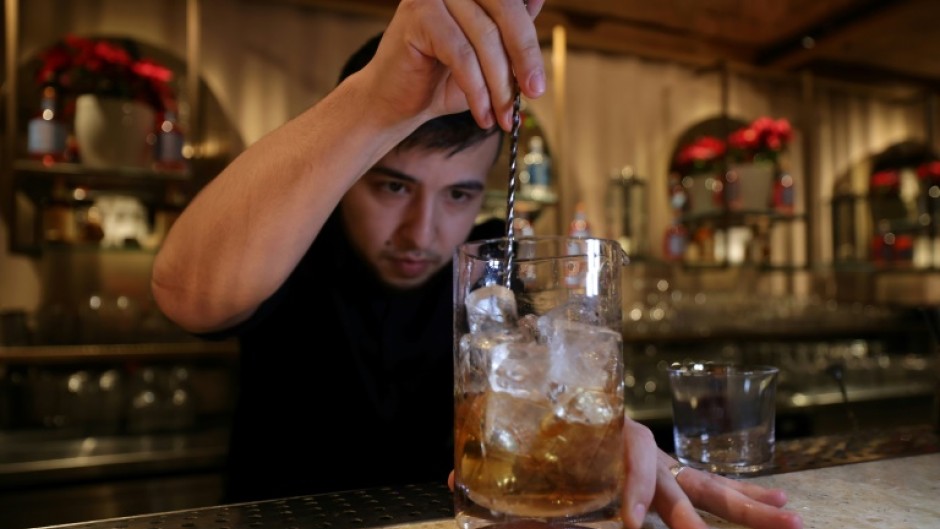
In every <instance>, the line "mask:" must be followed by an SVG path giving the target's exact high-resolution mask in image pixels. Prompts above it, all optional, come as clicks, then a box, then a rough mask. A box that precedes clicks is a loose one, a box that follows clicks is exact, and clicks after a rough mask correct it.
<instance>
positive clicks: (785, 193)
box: [773, 171, 796, 215]
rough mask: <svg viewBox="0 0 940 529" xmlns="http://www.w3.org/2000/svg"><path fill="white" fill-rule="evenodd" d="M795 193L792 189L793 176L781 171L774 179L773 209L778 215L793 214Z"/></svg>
mask: <svg viewBox="0 0 940 529" xmlns="http://www.w3.org/2000/svg"><path fill="white" fill-rule="evenodd" d="M795 194H796V191H795V190H794V189H793V176H791V175H790V173H788V172H786V171H783V172H781V173H780V174H778V175H777V178H776V179H774V192H773V207H774V209H775V210H776V211H777V212H778V213H784V214H787V215H789V214H791V213H793V209H794V208H793V205H794V202H795Z"/></svg>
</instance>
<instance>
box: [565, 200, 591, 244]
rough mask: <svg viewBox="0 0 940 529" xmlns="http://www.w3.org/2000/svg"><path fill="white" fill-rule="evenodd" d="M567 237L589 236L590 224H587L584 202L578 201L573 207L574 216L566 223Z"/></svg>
mask: <svg viewBox="0 0 940 529" xmlns="http://www.w3.org/2000/svg"><path fill="white" fill-rule="evenodd" d="M568 236H569V237H590V236H591V226H590V225H589V224H588V220H587V213H586V212H585V211H584V202H578V204H577V205H576V206H575V209H574V218H573V219H571V222H570V223H569V224H568Z"/></svg>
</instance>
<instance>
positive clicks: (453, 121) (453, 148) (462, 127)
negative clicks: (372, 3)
mask: <svg viewBox="0 0 940 529" xmlns="http://www.w3.org/2000/svg"><path fill="white" fill-rule="evenodd" d="M383 33H384V32H382V33H379V34H378V35H375V36H374V37H372V38H370V39H369V40H368V41H366V43H365V44H363V45H362V46H361V47H360V48H359V49H358V50H356V52H355V53H353V54H352V55H351V56H350V57H349V59H347V60H346V64H345V65H344V66H343V69H342V71H341V72H340V76H339V81H338V83H341V82H343V80H344V79H346V78H347V77H349V76H350V75H352V74H354V73H356V72H358V71H359V70H361V69H362V68H363V67H365V65H366V64H368V63H369V61H371V60H372V58H373V57H375V52H376V50H377V49H378V47H379V42H380V41H381V40H382V35H383ZM493 134H499V136H500V144H502V136H503V130H502V129H501V128H499V126H493V127H490V128H488V129H483V128H480V126H479V125H477V122H476V120H474V119H473V115H472V114H471V113H470V111H469V110H467V111H464V112H458V113H456V114H448V115H445V116H440V117H437V118H434V119H432V120H430V121H427V122H425V123H424V124H422V125H421V126H420V127H418V128H417V129H416V130H415V131H414V132H412V133H411V134H410V135H409V136H408V137H407V138H405V139H404V140H402V142H401V143H399V144H398V147H397V148H398V149H410V148H415V147H418V148H426V149H432V150H441V151H449V153H450V154H455V153H458V152H460V151H462V150H464V149H466V148H467V147H470V146H472V145H475V144H477V143H479V142H481V141H483V140H484V139H486V138H489V137H490V136H492V135H493ZM498 155H499V152H498V151H497V156H498Z"/></svg>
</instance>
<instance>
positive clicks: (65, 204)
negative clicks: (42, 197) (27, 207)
mask: <svg viewBox="0 0 940 529" xmlns="http://www.w3.org/2000/svg"><path fill="white" fill-rule="evenodd" d="M77 231H78V228H77V224H76V221H75V211H74V209H73V208H72V202H71V200H70V197H69V190H68V187H67V186H66V184H65V180H64V179H63V178H62V177H59V178H56V179H55V181H54V182H53V184H52V190H51V191H50V193H49V198H48V200H47V201H46V204H45V206H44V207H43V210H42V232H43V240H45V242H47V243H53V244H71V243H74V242H75V240H76V237H77Z"/></svg>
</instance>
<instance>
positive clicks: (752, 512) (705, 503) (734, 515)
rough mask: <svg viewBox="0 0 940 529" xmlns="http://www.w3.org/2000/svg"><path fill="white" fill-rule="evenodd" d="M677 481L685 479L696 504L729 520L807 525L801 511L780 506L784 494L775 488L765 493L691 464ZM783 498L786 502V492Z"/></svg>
mask: <svg viewBox="0 0 940 529" xmlns="http://www.w3.org/2000/svg"><path fill="white" fill-rule="evenodd" d="M677 481H679V482H681V485H682V490H683V491H684V492H685V494H686V496H688V498H689V500H690V501H691V502H692V504H693V505H694V506H695V507H697V508H699V509H702V510H705V511H708V512H710V513H712V514H714V515H716V516H720V517H721V518H724V519H725V520H729V521H731V522H734V523H739V524H742V525H747V526H749V527H772V528H777V529H801V528H802V527H803V520H802V518H801V517H800V515H799V514H797V513H795V512H792V511H786V510H783V509H780V508H779V506H778V505H777V503H780V500H781V498H780V497H779V496H778V494H779V493H778V492H774V491H773V490H772V489H767V491H769V492H763V493H762V492H760V491H759V490H758V486H757V485H753V484H748V485H747V486H743V485H744V484H742V483H740V482H737V481H735V480H731V479H728V478H723V477H721V476H713V475H710V474H706V473H704V472H699V471H698V470H695V469H691V468H689V469H686V470H684V471H683V472H682V473H681V474H679V476H678V480H677ZM755 496H756V497H755ZM765 500H767V501H765ZM782 500H783V502H784V503H785V502H786V498H785V496H784V497H783V498H782Z"/></svg>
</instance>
